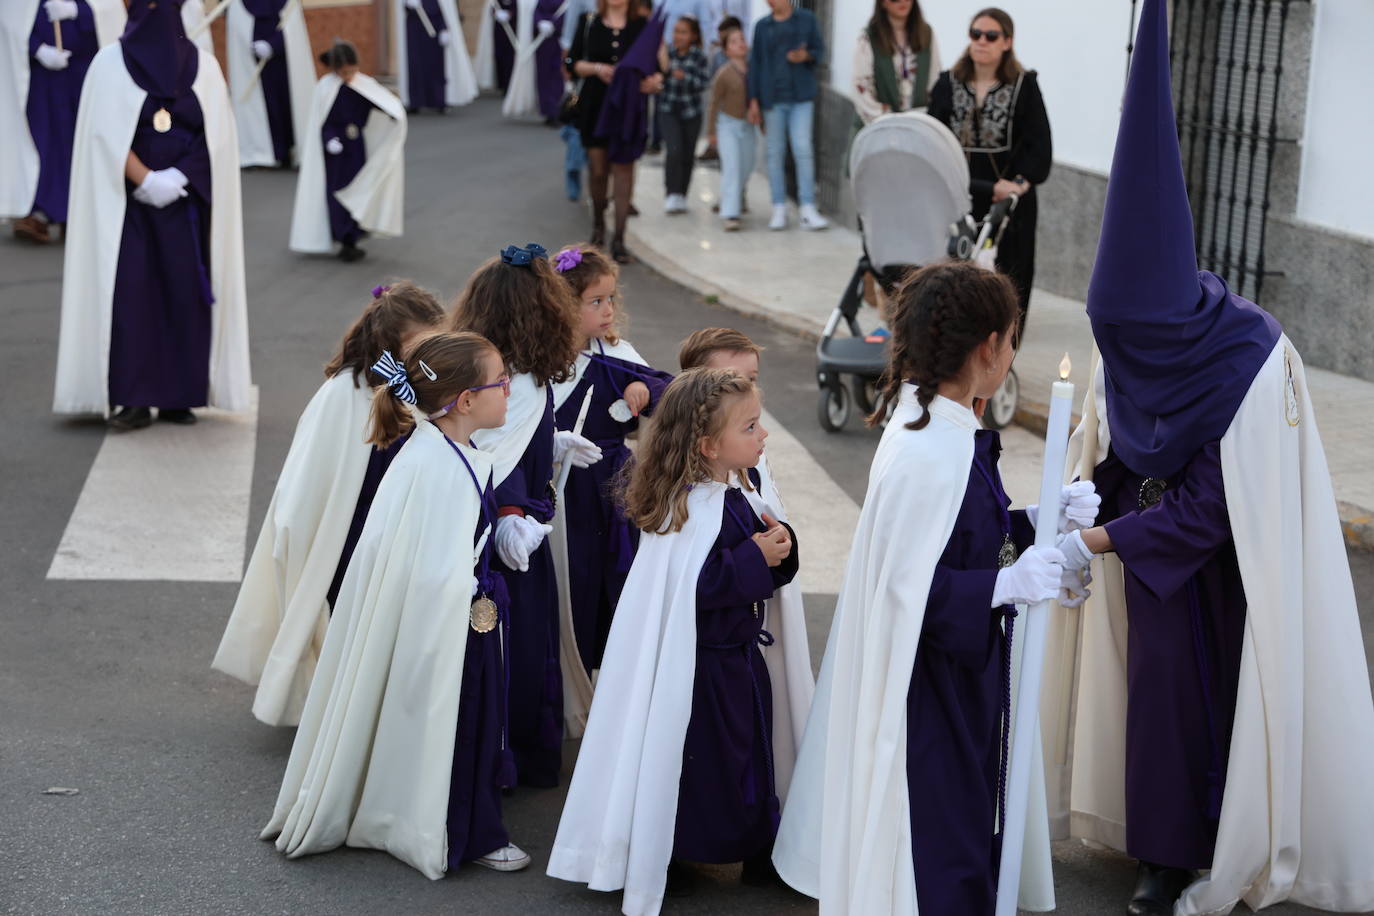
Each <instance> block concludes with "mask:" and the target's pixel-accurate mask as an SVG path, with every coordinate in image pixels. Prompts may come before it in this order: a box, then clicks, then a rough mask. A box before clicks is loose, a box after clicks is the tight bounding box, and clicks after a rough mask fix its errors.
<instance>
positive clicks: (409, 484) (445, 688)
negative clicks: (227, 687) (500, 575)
mask: <svg viewBox="0 0 1374 916" xmlns="http://www.w3.org/2000/svg"><path fill="white" fill-rule="evenodd" d="M463 454H464V455H465V456H466V457H467V460H468V461H469V462H470V463H471V465H472V470H473V471H474V472H475V473H476V475H477V479H478V480H480V481H486V480H487V479H488V478H489V476H490V474H491V465H490V463H489V462H488V460H487V458H486V456H484V455H482V454H481V453H480V452H478V451H476V450H475V449H470V448H467V447H463ZM479 507H480V499H479V494H478V492H477V488H476V487H475V486H473V482H472V477H471V476H469V474H468V471H467V469H466V468H465V467H464V466H463V462H462V461H460V460H459V458H458V456H457V455H455V454H454V453H453V449H452V447H451V446H450V445H449V444H448V442H446V441H445V440H444V436H443V434H442V433H440V432H439V430H438V429H437V428H435V427H434V425H433V424H431V423H420V424H419V426H418V427H416V430H415V433H414V434H413V435H412V436H411V437H410V439H409V441H407V442H406V444H405V445H403V446H402V447H401V450H400V452H399V453H398V454H397V455H396V459H395V460H394V461H393V462H392V463H391V467H390V468H388V469H387V473H386V476H385V477H383V478H382V483H381V486H379V487H378V488H377V498H376V500H375V501H374V502H373V504H372V511H371V512H369V513H368V517H367V524H366V525H364V527H363V533H362V537H361V538H359V540H358V547H357V549H356V550H355V551H354V553H353V560H352V561H351V562H350V563H349V566H348V572H347V573H346V574H345V576H344V581H343V587H342V589H341V590H340V591H339V598H338V602H337V605H336V607H335V609H334V619H333V620H332V621H331V622H330V625H329V632H328V635H326V636H325V640H324V649H323V651H322V652H321V654H320V663H319V667H318V668H317V669H316V671H315V679H314V681H313V682H312V683H311V685H310V696H309V698H308V699H307V700H306V703H305V711H304V713H303V715H302V716H301V725H300V728H299V729H298V730H297V732H296V740H295V743H294V744H293V745H292V746H291V757H290V760H289V762H288V763H287V765H286V775H285V777H284V778H283V780H282V786H281V792H280V794H279V795H278V796H277V804H276V809H275V810H274V811H273V813H272V819H271V822H270V823H268V825H267V827H266V828H265V829H264V830H263V832H262V836H263V839H272V838H274V837H275V838H276V845H277V849H278V850H279V851H280V852H283V853H285V854H286V855H287V856H289V857H291V858H296V857H298V856H303V855H309V854H311V853H317V852H324V851H326V850H330V849H334V848H335V847H337V846H339V845H341V844H343V843H347V844H348V845H349V846H361V847H366V848H369V849H381V850H385V851H386V852H389V853H391V854H392V855H393V856H395V857H396V858H398V859H400V860H401V861H403V862H405V863H407V864H408V865H411V866H413V867H414V868H416V869H418V870H419V871H421V872H422V873H424V875H425V876H426V877H429V878H436V879H437V878H441V877H443V875H444V872H445V871H446V870H447V868H448V830H447V819H448V795H449V783H450V780H451V776H452V770H453V748H454V742H455V736H456V730H457V721H458V712H459V695H460V693H461V688H462V683H463V659H464V656H465V654H466V651H467V641H468V626H469V617H470V610H469V609H470V606H471V602H472V592H473V586H474V584H475V581H476V580H475V577H474V573H473V569H474V566H475V564H476V562H477V559H478V557H479V556H480V550H481V545H482V543H484V542H485V535H484V537H483V538H482V539H481V540H479V542H478V545H477V547H474V546H473V541H472V533H473V532H474V531H475V530H476V529H477V523H478V517H479V513H480V508H479Z"/></svg>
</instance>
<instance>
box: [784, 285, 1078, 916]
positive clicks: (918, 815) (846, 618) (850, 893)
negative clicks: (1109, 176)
mask: <svg viewBox="0 0 1374 916" xmlns="http://www.w3.org/2000/svg"><path fill="white" fill-rule="evenodd" d="M892 318H893V320H892V350H891V357H890V361H889V364H888V369H887V374H886V375H885V377H884V385H885V387H884V391H883V397H882V401H883V403H881V404H880V405H879V407H878V409H877V410H876V411H875V412H874V414H873V416H872V417H870V419H869V422H870V423H874V422H877V421H878V420H879V419H881V418H882V417H883V416H885V414H886V412H887V409H888V407H889V405H890V404H893V403H894V402H895V405H896V407H895V411H894V413H893V414H892V417H891V419H890V420H889V422H888V425H887V429H886V430H885V431H884V433H883V438H882V442H881V443H880V445H879V446H878V451H877V453H876V454H875V456H874V458H873V467H872V469H871V470H870V472H869V482H868V492H867V495H866V496H865V497H864V502H863V512H862V514H861V515H860V517H859V526H858V529H857V531H856V532H855V535H854V544H853V547H852V550H851V553H850V558H849V568H848V571H847V573H846V575H845V579H844V585H843V587H842V588H841V593H840V597H839V600H838V603H837V605H836V608H835V617H834V623H833V624H832V627H831V631H830V642H829V644H828V646H827V649H826V655H825V661H824V663H823V664H822V667H821V675H820V680H819V682H818V683H817V686H816V701H815V704H814V705H813V706H812V709H811V717H810V719H809V720H808V722H807V726H806V733H805V738H804V740H803V742H802V748H801V755H800V758H799V759H798V761H797V769H796V772H795V774H794V775H793V779H792V790H791V795H790V796H789V803H788V808H787V811H786V814H785V816H784V818H783V822H782V827H781V830H780V832H779V835H778V841H777V848H776V850H775V852H774V856H773V861H774V864H775V865H776V866H777V869H778V872H779V874H781V876H782V877H783V879H784V880H785V881H786V882H787V883H788V884H790V885H792V886H793V887H795V888H796V889H797V890H799V891H802V892H803V893H806V894H809V895H811V896H813V897H817V898H819V899H820V901H821V910H822V911H823V912H849V913H915V912H918V905H919V912H922V913H991V912H992V911H993V906H994V900H995V896H996V878H997V864H998V856H999V850H1000V846H1001V843H1000V840H1001V838H1000V836H999V835H998V834H997V833H996V832H995V830H997V829H998V828H997V825H998V823H999V807H1000V806H999V801H1000V800H1001V797H1002V796H1001V793H1002V791H1003V788H1004V783H1003V774H1004V773H1005V769H1004V768H1005V762H1004V761H1005V756H1006V751H1007V742H1006V736H1007V733H1008V728H1007V726H1008V723H1007V721H1006V720H1007V714H1008V709H1007V705H1008V704H1007V699H1008V697H1009V692H1008V691H1009V689H1010V684H1009V672H1010V668H1009V661H1010V652H1011V648H1012V639H1013V637H1014V632H1015V628H1014V625H1013V621H1014V618H1015V616H1016V611H1015V609H1014V606H1015V605H1018V604H1027V603H1031V602H1035V601H1040V600H1044V599H1048V598H1053V597H1055V596H1056V595H1057V594H1058V593H1059V592H1060V589H1061V579H1062V578H1063V573H1062V564H1063V561H1064V557H1063V555H1062V554H1061V553H1060V552H1059V551H1058V550H1056V549H1053V548H1049V549H1042V548H1038V547H1033V546H1030V545H1031V543H1032V541H1033V540H1034V516H1035V512H1034V509H1033V507H1032V508H1031V509H1027V510H1023V511H1018V512H1011V511H1009V510H1008V505H1009V503H1010V502H1011V500H1010V499H1008V497H1007V494H1006V492H1005V491H1004V490H1003V488H1002V481H1001V478H1000V476H999V474H998V470H997V458H998V453H999V452H1000V451H1001V446H1000V443H999V440H998V435H997V433H996V432H995V431H993V430H985V429H982V428H981V425H982V424H981V423H980V422H979V420H978V417H977V415H976V414H975V410H974V401H975V399H977V398H987V397H989V396H991V395H992V394H993V392H995V391H996V390H997V386H998V385H1000V384H1001V383H1002V379H1003V378H1004V377H1005V376H1006V374H1007V370H1008V369H1009V368H1010V367H1011V360H1012V356H1013V354H1014V352H1015V350H1014V347H1013V345H1014V342H1015V341H1014V335H1015V330H1016V321H1017V299H1016V290H1015V288H1014V287H1013V286H1012V284H1011V282H1010V281H1009V280H1008V279H1007V278H1006V277H1005V276H1003V275H1001V274H997V273H993V272H991V271H987V270H983V269H982V268H979V267H977V266H975V265H973V264H970V263H967V262H945V263H940V264H934V265H930V266H928V267H925V268H923V269H921V270H919V271H917V272H915V273H914V274H912V275H911V277H910V278H909V279H908V280H907V281H906V283H905V285H904V286H903V288H902V289H901V291H900V293H899V294H898V297H897V301H896V304H895V308H894V310H893V316H892ZM1087 489H1088V492H1087V493H1084V494H1079V491H1078V490H1066V498H1067V496H1068V495H1069V494H1071V493H1072V494H1075V495H1074V496H1073V501H1072V504H1071V505H1070V507H1069V516H1070V517H1071V518H1074V519H1077V521H1078V522H1080V523H1086V524H1091V522H1092V519H1093V517H1094V515H1095V514H1096V506H1095V500H1096V496H1095V495H1094V494H1092V493H1091V491H1090V488H1087ZM1074 585H1075V587H1077V588H1079V589H1081V588H1082V586H1081V585H1079V584H1078V583H1077V581H1075V582H1074ZM1065 602H1066V603H1072V604H1081V603H1082V601H1081V598H1067V597H1066V599H1065Z"/></svg>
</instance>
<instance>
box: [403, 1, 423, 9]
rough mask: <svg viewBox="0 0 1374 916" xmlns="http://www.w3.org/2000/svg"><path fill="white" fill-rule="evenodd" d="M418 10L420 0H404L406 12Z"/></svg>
mask: <svg viewBox="0 0 1374 916" xmlns="http://www.w3.org/2000/svg"><path fill="white" fill-rule="evenodd" d="M419 8H420V0H406V9H408V10H418V9H419Z"/></svg>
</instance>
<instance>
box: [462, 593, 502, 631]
mask: <svg viewBox="0 0 1374 916" xmlns="http://www.w3.org/2000/svg"><path fill="white" fill-rule="evenodd" d="M498 620H499V616H498V615H497V613H496V602H495V601H492V600H491V599H490V598H488V597H487V596H486V595H483V596H482V597H480V598H478V599H477V600H476V601H474V602H472V611H471V614H470V616H469V618H468V621H469V623H471V624H472V628H473V629H474V630H476V631H477V632H478V633H490V632H491V631H492V630H494V629H496V623H497V621H498Z"/></svg>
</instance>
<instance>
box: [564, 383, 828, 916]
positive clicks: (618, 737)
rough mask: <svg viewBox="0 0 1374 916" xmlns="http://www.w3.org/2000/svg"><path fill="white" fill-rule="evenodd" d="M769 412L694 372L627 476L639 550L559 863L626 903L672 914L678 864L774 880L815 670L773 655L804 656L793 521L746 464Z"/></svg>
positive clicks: (673, 395) (667, 403) (748, 392)
mask: <svg viewBox="0 0 1374 916" xmlns="http://www.w3.org/2000/svg"><path fill="white" fill-rule="evenodd" d="M760 413H761V405H760V401H759V393H758V390H757V389H756V388H755V387H754V384H753V383H752V382H750V381H749V380H748V379H746V378H744V377H743V376H740V375H738V374H737V373H735V371H734V370H731V369H692V370H689V371H687V372H684V373H683V374H681V375H679V376H678V377H677V378H676V379H675V380H674V381H673V382H672V383H671V384H670V385H669V386H668V388H667V390H666V391H665V392H664V394H663V397H662V399H661V400H660V401H659V403H658V405H657V407H656V409H655V413H654V420H653V422H652V423H651V424H650V425H649V427H648V431H647V434H646V435H645V436H644V438H643V440H642V441H641V444H640V447H639V449H638V450H637V457H636V460H635V462H634V463H633V465H632V470H631V472H630V477H629V481H628V484H627V485H626V487H625V493H624V502H625V510H626V515H627V516H628V517H629V519H630V521H631V522H633V523H634V524H635V525H636V526H637V527H638V528H639V529H640V531H641V535H640V541H639V550H638V552H637V553H636V554H635V560H634V565H633V566H631V567H630V574H629V577H628V578H627V579H626V581H625V589H624V591H623V592H622V593H621V598H620V607H621V609H622V611H623V612H622V613H617V614H616V616H615V618H614V620H613V622H612V624H611V632H610V637H609V640H608V642H607V644H606V654H605V657H604V659H603V661H602V665H601V676H600V680H599V681H598V683H597V690H596V695H595V698H594V699H593V701H592V707H591V714H590V717H589V718H588V722H587V731H586V736H585V737H584V738H583V741H582V750H581V753H580V755H579V757H578V761H577V769H576V770H575V771H574V773H573V778H572V785H571V787H570V788H569V792H568V800H567V804H566V806H565V807H564V809H563V817H562V821H561V822H560V824H559V827H558V837H557V839H556V841H555V843H554V848H553V852H552V855H551V857H550V859H549V874H550V875H552V876H554V877H556V878H562V879H564V880H567V881H577V882H580V883H585V884H588V885H590V886H591V887H592V888H593V889H595V890H618V889H621V888H623V889H624V892H625V893H624V901H623V905H622V908H623V910H624V912H626V913H650V914H652V913H657V912H658V910H659V907H660V906H661V904H662V900H663V895H664V891H665V887H668V886H669V885H670V884H678V883H680V881H681V879H682V878H685V875H684V874H683V873H682V872H681V871H680V870H679V869H678V868H677V867H676V862H677V860H689V861H693V862H709V863H729V862H741V861H742V862H744V863H745V864H744V880H745V881H746V882H749V883H754V882H763V881H768V880H771V879H773V878H774V875H773V872H772V868H771V865H770V864H769V853H770V851H771V849H772V846H773V836H774V833H775V832H776V829H777V823H778V814H779V807H780V799H781V798H782V797H783V796H784V795H785V793H786V791H787V787H786V782H787V779H788V778H789V777H790V775H791V772H792V762H793V760H794V759H795V756H796V745H795V743H793V742H792V741H791V739H790V737H788V736H786V735H782V736H780V735H779V734H778V733H775V732H774V730H773V709H774V708H775V707H778V706H780V705H782V704H787V703H790V701H791V699H792V693H794V692H796V691H799V690H806V691H807V692H808V695H809V691H810V689H811V684H810V683H809V681H810V678H809V675H810V671H809V669H807V672H806V674H807V677H805V678H789V677H788V676H787V671H788V670H789V667H788V666H777V665H774V664H772V663H771V662H770V660H771V658H773V657H775V656H777V657H785V658H786V657H790V656H789V648H788V640H787V634H794V633H804V629H803V626H802V624H803V622H802V621H800V620H788V619H785V618H786V617H787V615H788V613H789V612H788V610H787V608H786V607H784V606H782V605H781V603H780V602H778V601H776V600H775V596H776V594H777V591H778V589H780V588H782V587H783V586H784V585H786V584H787V583H789V582H791V581H792V579H793V577H794V576H796V574H797V548H796V544H795V538H794V536H793V533H792V530H791V528H789V527H788V526H787V525H785V524H781V523H779V522H777V521H776V520H775V519H774V518H773V516H772V515H771V514H769V513H768V512H767V511H765V510H763V509H762V503H761V502H760V501H758V494H757V493H756V492H755V491H754V490H753V488H752V487H751V486H750V484H749V482H748V480H749V478H748V477H747V476H746V473H747V471H748V470H749V469H750V468H752V467H753V466H754V465H755V464H757V463H758V460H759V458H760V457H761V456H762V454H763V444H764V440H765V439H766V438H767V436H768V432H767V430H765V429H764V428H763V427H762V425H760V423H759V416H760ZM796 613H797V614H798V615H799V613H800V611H799V610H798V611H797V612H796ZM775 636H776V638H775ZM799 642H800V645H801V646H802V651H805V648H804V646H805V641H804V640H800V641H799ZM788 735H790V732H789V733H788ZM670 863H671V864H672V865H673V867H672V868H671V870H670Z"/></svg>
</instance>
